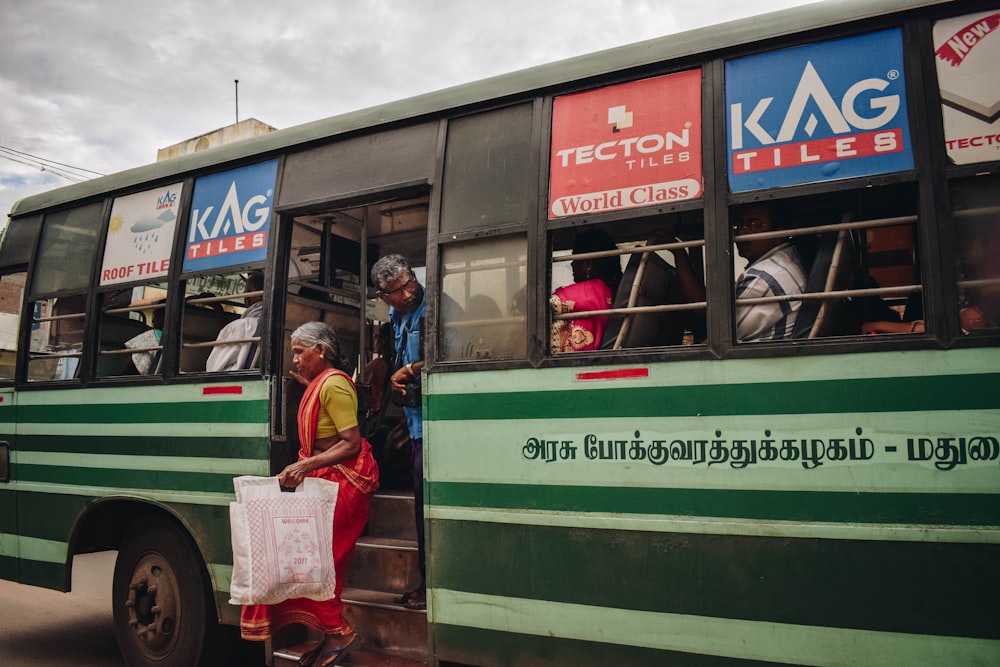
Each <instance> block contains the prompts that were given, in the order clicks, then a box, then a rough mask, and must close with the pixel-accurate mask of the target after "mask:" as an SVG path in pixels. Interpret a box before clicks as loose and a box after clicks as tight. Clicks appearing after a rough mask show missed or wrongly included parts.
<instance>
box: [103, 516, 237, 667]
mask: <svg viewBox="0 0 1000 667" xmlns="http://www.w3.org/2000/svg"><path fill="white" fill-rule="evenodd" d="M112 599H113V604H112V608H113V614H114V625H115V635H116V637H117V638H118V646H119V648H120V650H121V653H122V656H123V657H124V658H125V663H126V664H127V665H129V666H130V667H153V666H154V665H155V666H156V667H197V666H199V665H206V666H207V665H211V664H215V665H218V664H220V663H219V662H218V661H217V658H218V656H215V655H214V652H215V649H216V645H217V642H216V635H217V634H218V633H217V630H218V622H217V620H216V616H215V610H214V602H213V601H214V597H213V595H212V590H211V586H210V585H209V580H208V576H207V575H206V573H205V571H204V569H203V567H202V564H201V559H200V557H199V555H198V553H197V551H196V549H195V547H194V545H193V543H192V541H191V539H190V538H189V537H188V536H187V535H186V534H185V533H184V532H183V531H182V530H181V529H180V528H179V527H178V526H177V525H176V524H174V523H172V522H170V521H168V520H166V519H163V518H160V517H153V518H144V519H141V520H140V522H139V523H137V524H136V525H135V526H134V527H133V529H132V530H131V531H130V532H129V533H128V534H127V535H126V536H125V539H124V540H123V541H122V545H121V547H120V549H119V551H118V558H117V559H116V560H115V573H114V580H113V582H112Z"/></svg>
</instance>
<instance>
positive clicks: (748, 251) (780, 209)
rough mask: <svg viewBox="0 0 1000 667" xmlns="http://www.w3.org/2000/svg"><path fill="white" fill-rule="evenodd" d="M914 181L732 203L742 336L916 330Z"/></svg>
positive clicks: (749, 339)
mask: <svg viewBox="0 0 1000 667" xmlns="http://www.w3.org/2000/svg"><path fill="white" fill-rule="evenodd" d="M916 200H917V197H916V190H915V188H914V186H913V185H912V184H900V185H896V186H890V187H885V188H879V189H866V190H861V191H855V192H849V193H843V192H838V193H828V194H823V195H817V196H813V197H803V198H797V199H791V200H780V201H772V202H767V203H752V204H747V205H744V206H738V207H734V208H733V209H732V211H731V222H732V227H733V234H734V237H733V238H734V255H733V256H734V273H735V274H736V276H737V278H736V288H735V293H736V302H735V314H734V323H735V326H734V328H735V334H736V339H737V340H738V341H739V342H742V343H748V342H759V341H787V340H794V339H809V338H821V337H828V336H850V335H859V334H862V333H908V332H910V331H911V330H912V331H917V330H919V331H922V328H920V329H918V328H917V327H916V326H915V325H912V324H911V321H915V320H918V319H922V316H921V315H920V312H921V311H922V308H921V301H920V292H921V286H920V282H919V272H918V262H917V258H918V253H917V243H916V229H915V225H916V222H917V217H916Z"/></svg>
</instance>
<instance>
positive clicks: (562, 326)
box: [549, 229, 622, 352]
mask: <svg viewBox="0 0 1000 667" xmlns="http://www.w3.org/2000/svg"><path fill="white" fill-rule="evenodd" d="M615 249H616V246H615V242H614V240H612V238H611V236H610V235H609V234H608V233H607V232H604V231H601V230H599V229H591V230H588V231H585V232H583V233H582V234H580V235H579V236H577V237H576V240H575V241H573V254H574V255H579V254H582V253H589V252H600V251H602V250H615ZM570 266H571V267H572V269H573V280H575V281H576V282H575V283H573V284H572V285H567V286H565V287H560V288H559V289H557V290H556V291H555V294H553V295H552V298H551V299H550V301H549V303H550V305H551V307H552V312H553V314H555V315H560V314H563V313H574V312H582V311H586V310H604V309H606V308H611V307H612V303H613V302H614V298H615V292H616V291H618V283H619V282H621V279H622V265H621V258H620V257H618V256H617V255H615V256H612V257H601V258H598V259H584V260H575V261H573V262H570ZM607 323H608V316H607V315H597V316H595V317H585V318H581V319H575V320H554V321H553V322H552V351H553V352H581V351H584V350H596V349H599V348H600V345H601V337H602V335H603V334H604V328H605V326H606V325H607Z"/></svg>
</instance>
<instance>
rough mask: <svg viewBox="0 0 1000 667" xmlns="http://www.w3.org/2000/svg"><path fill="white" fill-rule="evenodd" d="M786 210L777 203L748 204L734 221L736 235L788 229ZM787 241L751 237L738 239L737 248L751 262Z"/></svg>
mask: <svg viewBox="0 0 1000 667" xmlns="http://www.w3.org/2000/svg"><path fill="white" fill-rule="evenodd" d="M788 224H789V223H788V219H787V215H786V210H785V208H784V207H783V206H781V205H780V204H777V203H770V204H748V205H746V206H743V207H742V208H740V209H739V210H738V211H737V213H736V217H735V220H734V223H733V227H734V228H735V230H736V235H737V236H740V235H743V234H760V233H763V232H773V231H777V230H779V229H787V227H788ZM784 242H785V239H784V238H781V237H779V238H767V239H750V240H745V241H737V242H736V249H737V250H738V251H739V253H740V255H741V256H742V257H744V258H745V259H746V260H747V261H748V262H750V263H751V264H752V263H753V262H756V261H757V260H758V259H760V258H761V257H762V256H763V255H765V254H766V253H767V252H768V251H770V250H771V249H772V248H775V247H777V246H779V245H781V244H782V243H784Z"/></svg>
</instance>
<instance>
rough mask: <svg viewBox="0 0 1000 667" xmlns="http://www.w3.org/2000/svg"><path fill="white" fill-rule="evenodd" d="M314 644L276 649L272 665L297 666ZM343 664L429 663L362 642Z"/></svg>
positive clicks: (412, 666) (416, 666)
mask: <svg viewBox="0 0 1000 667" xmlns="http://www.w3.org/2000/svg"><path fill="white" fill-rule="evenodd" d="M313 646H315V643H314V642H307V643H304V644H298V645H296V646H291V647H289V648H284V649H279V650H277V651H274V653H273V654H272V657H271V665H272V667H297V665H298V664H299V657H300V656H301V655H302V654H303V653H305V652H306V651H308V650H309V649H311V648H312V647H313ZM341 664H342V665H345V667H349V666H352V665H353V667H427V665H428V663H427V662H425V661H423V660H419V659H415V658H407V657H403V656H399V655H392V654H390V653H385V652H382V651H379V650H378V649H377V648H374V647H370V646H368V645H367V644H366V643H362V644H361V645H360V646H359V647H358V648H355V649H352V650H351V652H350V653H349V654H348V655H347V657H346V658H345V659H344V662H342V663H341Z"/></svg>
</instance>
